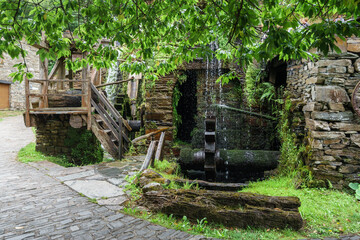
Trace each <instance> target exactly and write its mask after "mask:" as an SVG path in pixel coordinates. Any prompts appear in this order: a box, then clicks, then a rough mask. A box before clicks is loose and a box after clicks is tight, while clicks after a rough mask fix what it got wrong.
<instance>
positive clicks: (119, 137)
mask: <svg viewBox="0 0 360 240" xmlns="http://www.w3.org/2000/svg"><path fill="white" fill-rule="evenodd" d="M118 124H119V133H118V139H119V146H118V151H119V159H120V160H121V159H122V155H123V138H122V125H123V124H122V121H121V118H119V122H118Z"/></svg>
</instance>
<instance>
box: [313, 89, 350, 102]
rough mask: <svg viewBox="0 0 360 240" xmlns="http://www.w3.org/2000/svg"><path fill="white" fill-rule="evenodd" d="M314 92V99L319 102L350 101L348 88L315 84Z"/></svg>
mask: <svg viewBox="0 0 360 240" xmlns="http://www.w3.org/2000/svg"><path fill="white" fill-rule="evenodd" d="M313 91H314V92H313V93H312V96H313V100H314V101H319V102H335V103H344V102H350V98H349V96H348V94H347V92H346V90H345V89H344V88H342V87H339V86H315V88H314V90H313Z"/></svg>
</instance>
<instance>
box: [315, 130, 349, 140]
mask: <svg viewBox="0 0 360 240" xmlns="http://www.w3.org/2000/svg"><path fill="white" fill-rule="evenodd" d="M311 137H313V138H316V139H338V138H343V137H345V133H343V132H317V131H311Z"/></svg>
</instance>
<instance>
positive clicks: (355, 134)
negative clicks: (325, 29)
mask: <svg viewBox="0 0 360 240" xmlns="http://www.w3.org/2000/svg"><path fill="white" fill-rule="evenodd" d="M355 43H357V45H356V44H355ZM339 44H341V47H340V48H341V49H342V51H343V52H342V53H341V54H335V53H333V54H330V55H329V56H328V57H327V58H321V59H319V60H318V61H315V62H308V61H294V62H292V63H290V64H289V65H288V69H287V70H288V79H287V89H288V90H289V92H290V94H291V99H292V101H293V102H297V103H300V105H304V106H303V108H302V112H303V116H304V118H303V119H304V120H305V123H304V125H305V126H306V131H307V134H308V138H307V139H308V144H309V145H310V146H311V148H312V155H311V157H310V160H309V162H308V165H309V166H310V168H311V169H312V171H313V173H314V176H315V177H316V178H317V179H323V180H329V181H331V183H332V185H333V186H334V187H336V188H341V187H343V186H345V185H347V183H348V182H360V177H359V175H358V174H359V172H360V117H359V116H357V115H356V114H355V113H354V110H353V108H352V105H351V103H350V99H351V94H352V90H353V88H354V86H355V85H356V83H357V82H359V81H360V40H359V39H348V40H347V42H341V43H339Z"/></svg>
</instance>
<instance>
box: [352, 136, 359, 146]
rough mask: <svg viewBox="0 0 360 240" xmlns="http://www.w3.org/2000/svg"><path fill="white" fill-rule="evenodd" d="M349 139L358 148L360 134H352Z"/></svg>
mask: <svg viewBox="0 0 360 240" xmlns="http://www.w3.org/2000/svg"><path fill="white" fill-rule="evenodd" d="M350 139H351V141H352V142H353V143H355V144H356V145H357V146H358V147H360V134H352V135H351V136H350Z"/></svg>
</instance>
